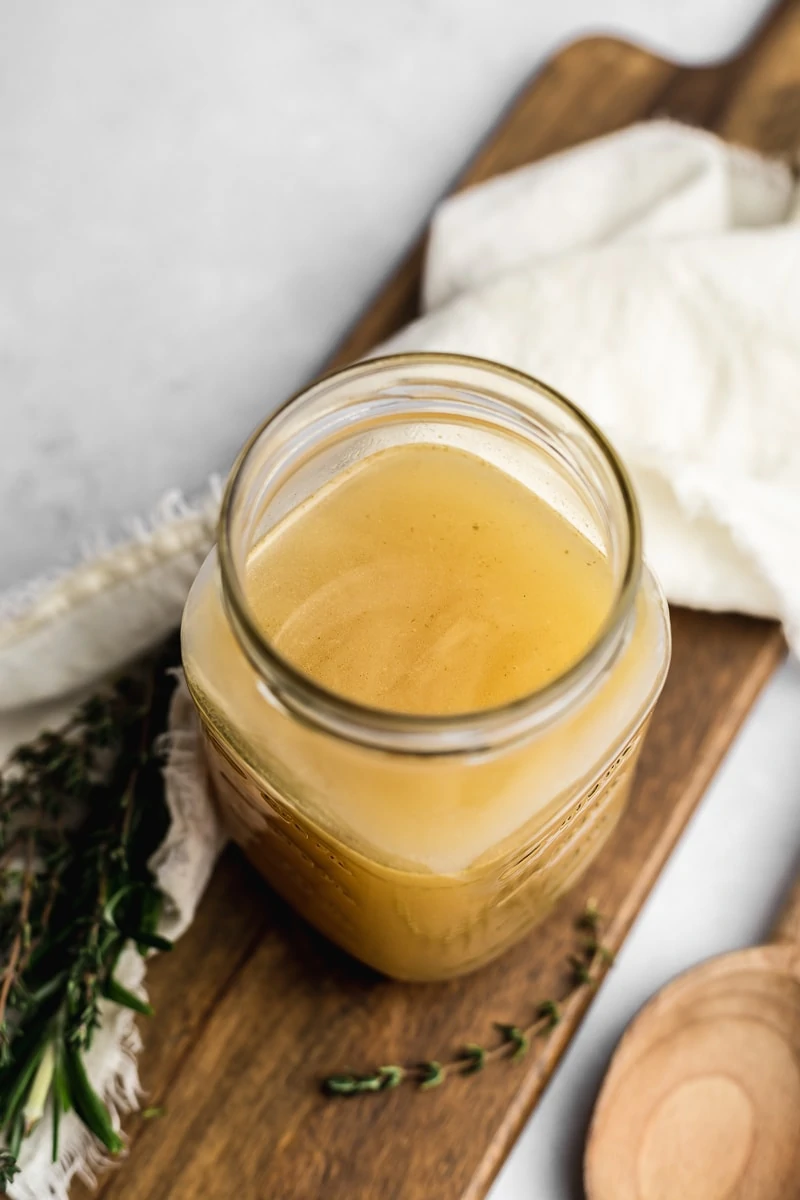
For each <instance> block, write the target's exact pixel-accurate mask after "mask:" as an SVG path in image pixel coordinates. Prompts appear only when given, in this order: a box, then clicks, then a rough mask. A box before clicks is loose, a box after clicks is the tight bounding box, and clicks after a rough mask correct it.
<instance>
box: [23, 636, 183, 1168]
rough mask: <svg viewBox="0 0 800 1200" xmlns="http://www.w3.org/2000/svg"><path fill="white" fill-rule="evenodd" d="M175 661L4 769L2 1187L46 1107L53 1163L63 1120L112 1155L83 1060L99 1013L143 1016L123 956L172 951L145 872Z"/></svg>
mask: <svg viewBox="0 0 800 1200" xmlns="http://www.w3.org/2000/svg"><path fill="white" fill-rule="evenodd" d="M175 659H176V648H175V647H174V646H169V647H167V648H165V650H164V651H163V653H161V654H160V655H159V656H158V657H157V659H156V660H154V661H153V662H151V663H150V664H148V665H147V667H145V668H143V669H142V671H141V672H139V673H137V674H135V675H131V676H128V677H126V678H124V679H122V680H120V681H118V682H117V683H116V684H114V685H113V686H110V687H109V688H108V689H106V690H105V691H103V692H102V693H100V694H98V695H96V696H93V697H92V698H91V699H89V700H87V701H86V702H85V703H84V704H83V705H82V706H81V707H80V708H79V709H78V710H77V711H76V713H75V714H74V716H73V717H72V718H71V719H70V720H69V722H68V723H67V724H66V725H65V726H63V727H62V728H61V729H59V730H57V731H48V732H45V733H42V734H41V735H40V736H39V737H37V738H36V739H35V740H34V741H32V742H30V743H28V744H27V745H25V746H21V747H20V748H19V749H18V750H16V751H15V753H14V754H13V755H12V756H11V758H10V759H9V760H8V762H7V763H6V765H5V766H4V767H3V768H2V770H0V1132H1V1133H2V1137H3V1140H4V1141H5V1148H4V1149H2V1150H0V1185H5V1184H8V1183H9V1182H10V1181H11V1180H12V1179H13V1177H14V1175H15V1174H16V1172H17V1161H16V1160H17V1157H18V1154H19V1149H20V1145H21V1143H22V1140H23V1138H25V1137H26V1136H27V1135H28V1134H30V1133H31V1132H32V1130H33V1129H34V1128H35V1127H36V1125H37V1124H38V1123H39V1121H40V1120H41V1118H42V1116H43V1115H44V1113H45V1111H46V1109H47V1106H48V1104H49V1105H50V1111H51V1113H52V1125H53V1142H52V1154H53V1160H54V1161H55V1160H56V1158H57V1156H58V1148H59V1124H60V1118H61V1116H62V1115H63V1114H64V1113H66V1112H68V1111H69V1110H70V1109H73V1110H74V1111H75V1113H76V1114H77V1116H78V1117H79V1118H80V1119H81V1120H82V1121H83V1123H84V1124H85V1125H86V1126H87V1128H88V1129H90V1130H91V1132H92V1133H93V1134H94V1135H95V1137H96V1138H97V1139H98V1140H99V1141H100V1142H101V1143H102V1145H103V1146H104V1147H105V1148H106V1149H107V1150H108V1151H109V1152H110V1153H111V1154H116V1153H118V1152H119V1150H121V1148H122V1141H121V1139H120V1136H119V1134H118V1133H117V1131H116V1130H115V1128H114V1123H113V1121H112V1118H111V1114H110V1113H109V1111H108V1109H107V1107H106V1106H105V1104H104V1103H103V1101H102V1099H101V1098H100V1097H99V1096H98V1095H97V1093H96V1092H95V1090H94V1089H93V1087H92V1086H91V1083H90V1082H89V1078H88V1075H87V1073H86V1067H85V1063H84V1055H85V1052H86V1051H87V1050H88V1049H89V1047H90V1046H91V1044H92V1038H93V1036H94V1032H95V1030H96V1029H97V1027H98V1025H99V1023H100V1013H101V1003H102V1002H104V1001H106V1002H113V1003H116V1004H119V1005H123V1006H124V1007H127V1008H130V1009H133V1010H134V1011H135V1012H137V1013H143V1014H149V1013H150V1011H151V1010H150V1007H149V1005H147V1004H145V1003H144V1001H142V1000H141V999H140V997H138V996H136V995H135V994H133V993H132V992H130V991H129V990H128V989H126V988H125V987H124V986H123V985H122V984H121V983H120V982H119V980H118V979H117V978H116V975H115V972H116V970H117V966H118V964H119V959H120V955H121V954H122V952H123V950H124V949H125V947H126V946H129V945H133V946H136V947H138V949H139V951H140V952H141V953H142V954H144V953H146V952H147V951H148V950H150V949H156V950H167V949H169V948H170V947H169V943H168V942H167V941H165V940H164V939H163V938H161V937H159V935H158V934H157V932H156V929H157V925H158V919H159V914H160V911H161V903H162V896H161V893H160V892H159V890H158V888H157V886H156V883H155V880H154V878H153V876H152V874H151V872H150V870H149V868H148V865H147V863H148V860H149V858H150V856H151V854H152V853H153V852H154V850H155V849H156V848H157V847H158V845H159V844H160V843H161V841H162V840H163V837H164V834H165V832H166V829H167V824H168V815H167V809H166V804H165V800H164V792H163V784H162V778H161V769H160V763H159V759H158V754H157V751H156V741H157V737H158V734H159V733H160V732H161V731H162V730H163V729H164V728H165V726H166V715H167V705H168V700H169V694H170V692H171V690H172V686H173V685H172V681H171V677H170V676H169V674H168V672H167V667H168V666H170V665H172V663H173V662H174V661H175Z"/></svg>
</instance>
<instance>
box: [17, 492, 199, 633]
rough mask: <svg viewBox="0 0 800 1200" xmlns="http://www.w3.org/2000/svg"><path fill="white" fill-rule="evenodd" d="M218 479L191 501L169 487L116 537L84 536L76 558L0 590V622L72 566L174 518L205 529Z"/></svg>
mask: <svg viewBox="0 0 800 1200" xmlns="http://www.w3.org/2000/svg"><path fill="white" fill-rule="evenodd" d="M222 487H223V483H222V479H221V477H220V476H218V475H212V476H211V478H210V479H209V481H208V486H207V489H206V492H205V494H204V495H203V496H202V498H201V499H200V500H199V501H198V502H196V503H194V504H191V503H189V501H187V500H186V499H185V497H184V496H183V494H182V492H180V491H178V490H176V489H173V490H172V491H170V492H167V493H166V495H165V496H162V498H161V500H159V502H158V504H157V505H156V506H155V508H154V509H153V511H152V513H151V514H150V516H149V517H147V518H143V517H133V518H131V519H130V520H128V521H126V522H124V524H123V526H122V530H121V533H120V535H119V536H118V537H112V536H110V535H108V534H103V533H97V534H94V535H92V536H91V537H90V538H86V539H84V541H83V542H82V544H81V547H80V552H79V555H78V561H77V562H75V563H73V564H71V565H70V566H67V567H60V568H57V569H55V570H52V571H46V572H44V573H43V574H42V575H39V576H38V577H37V578H36V579H31V580H28V581H27V582H26V583H23V584H19V585H17V586H15V587H12V588H9V589H8V590H7V591H5V592H2V593H0V626H2V625H3V624H4V623H5V622H11V621H18V620H20V618H22V617H25V616H27V615H28V613H29V612H30V610H31V609H32V608H34V607H35V606H36V605H37V604H38V603H39V602H40V601H41V600H42V599H43V598H44V597H45V596H46V595H47V593H48V592H49V591H50V590H51V588H54V587H56V586H58V585H59V584H61V583H63V582H64V580H65V579H67V578H68V577H69V576H70V575H72V574H73V572H75V571H76V570H80V569H81V568H85V567H90V566H91V565H93V564H94V562H95V561H96V560H97V559H98V558H101V557H105V556H106V555H108V554H112V553H114V552H115V551H117V550H121V549H124V548H125V546H127V545H130V544H131V543H135V544H147V543H148V542H150V541H151V540H152V538H153V537H154V536H156V535H157V534H159V533H160V532H162V531H163V530H164V529H166V528H167V527H168V526H170V525H172V524H174V523H175V522H178V521H186V520H198V521H200V522H203V523H204V524H206V525H207V527H208V530H209V533H210V532H211V531H212V530H213V527H214V524H215V523H216V519H217V513H218V512H219V505H220V501H221V499H222Z"/></svg>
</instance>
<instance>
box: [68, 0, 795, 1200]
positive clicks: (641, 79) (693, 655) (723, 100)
mask: <svg viewBox="0 0 800 1200" xmlns="http://www.w3.org/2000/svg"><path fill="white" fill-rule="evenodd" d="M666 114H668V115H670V116H673V117H677V118H680V119H682V120H686V121H691V122H694V123H699V124H702V125H706V126H708V127H710V128H713V129H717V130H719V131H720V132H722V133H723V134H724V135H725V136H727V137H730V138H731V139H733V140H735V141H737V142H741V143H744V144H746V145H749V146H755V147H759V148H760V149H762V150H765V151H768V152H770V153H773V154H784V153H786V154H789V153H793V152H794V151H796V149H797V147H798V141H800V3H793V4H791V5H790V6H788V7H783V8H782V9H781V10H780V12H778V13H777V14H776V15H774V16H773V17H772V18H771V19H770V21H769V23H768V24H767V26H766V27H765V29H763V30H762V32H761V34H760V35H759V36H758V37H757V39H756V40H755V42H754V43H753V45H751V46H750V47H749V49H748V50H747V51H746V52H745V53H744V54H742V55H741V56H740V57H738V58H735V59H733V60H732V61H730V62H728V63H725V64H723V65H722V66H717V67H709V68H703V69H700V70H687V69H683V68H679V67H676V66H674V65H673V64H671V63H669V62H665V61H664V60H663V59H660V58H657V57H655V56H654V55H652V54H650V53H648V52H647V51H645V50H641V49H637V48H636V47H634V46H630V45H626V44H624V43H622V42H619V41H616V40H614V39H611V38H606V37H599V38H592V39H590V40H587V41H582V42H578V43H576V44H574V45H572V46H569V47H568V48H567V49H565V50H563V51H562V52H561V53H560V54H558V55H557V56H556V57H555V58H554V59H553V60H552V61H551V62H549V63H548V65H547V66H546V67H545V68H544V70H543V71H541V72H540V74H539V75H538V76H537V78H536V79H535V80H534V81H533V83H532V84H531V86H530V87H529V88H528V89H527V90H526V91H525V92H524V93H523V94H522V95H521V96H520V97H519V99H518V100H517V102H516V103H515V104H514V106H513V107H512V109H511V111H510V112H509V114H508V115H507V116H506V118H505V119H504V120H503V121H502V123H501V125H500V127H499V128H498V129H497V131H496V132H495V134H494V135H493V137H492V138H491V139H490V141H489V143H488V144H487V145H486V146H485V147H484V149H483V150H482V151H481V152H480V153H479V155H478V157H477V158H476V160H475V161H474V162H473V164H472V166H471V167H470V168H469V170H468V171H467V173H466V175H465V177H464V180H463V182H464V183H465V184H467V183H474V182H476V181H477V180H481V179H486V178H487V177H489V176H491V175H494V174H496V173H497V172H499V171H505V170H508V169H509V168H511V167H516V166H519V165H520V164H523V163H528V162H531V161H533V160H534V159H537V158H540V157H541V156H543V155H545V154H549V153H551V152H552V151H555V150H559V149H562V148H563V147H565V146H570V145H573V144H575V143H576V142H580V141H582V140H584V139H586V138H589V137H593V136H595V135H596V134H600V133H607V132H609V131H610V130H613V129H618V128H620V127H621V126H624V125H626V124H628V123H629V122H631V121H634V120H639V119H641V118H646V117H651V116H656V115H666ZM421 260H422V249H421V248H419V249H418V250H416V251H415V252H414V253H413V254H412V255H411V257H410V259H409V260H408V262H407V263H406V264H405V265H404V266H403V267H402V268H401V269H400V271H399V272H398V274H397V276H396V277H395V278H394V279H393V280H392V281H391V283H390V284H389V285H388V287H387V288H386V289H385V291H384V292H383V293H382V294H381V295H380V296H379V297H378V299H377V300H376V301H375V303H374V304H373V305H372V307H371V308H370V310H369V311H368V312H367V314H366V315H365V316H364V318H363V320H362V321H361V322H360V323H359V325H358V327H357V328H356V329H355V330H354V332H353V333H352V335H351V336H350V337H349V338H348V340H347V342H346V344H345V346H344V347H343V348H342V350H341V352H340V353H339V354H338V355H337V358H336V360H335V361H336V362H337V363H342V362H345V361H347V360H349V359H352V358H354V357H356V356H357V355H360V354H363V353H365V352H366V351H367V350H368V349H369V348H370V347H371V346H372V345H374V344H375V343H376V342H378V341H379V340H380V339H382V338H384V337H386V336H387V335H388V334H390V333H391V332H392V331H393V330H394V329H396V328H397V327H398V326H399V325H400V324H402V323H403V322H405V321H406V320H408V319H409V318H411V317H413V316H414V315H415V313H416V307H417V292H418V284H419V277H420V265H421ZM673 622H674V625H673V628H674V642H675V646H674V655H673V664H672V670H671V672H670V676H669V680H668V682H667V686H666V689H665V691H664V694H663V697H662V699H661V701H660V702H659V705H658V708H657V711H656V715H655V718H654V720H653V723H652V727H651V730H650V734H649V737H648V740H647V744H646V746H645V750H644V755H643V759H642V763H641V768H640V771H639V775H638V780H637V783H636V787H635V793H634V796H633V800H632V803H631V806H630V809H629V811H628V813H627V815H626V816H625V817H624V819H623V821H622V823H621V825H620V827H619V829H618V832H617V833H616V834H615V836H614V837H613V839H612V841H611V842H610V844H609V845H608V847H607V848H606V850H605V851H604V852H603V854H602V856H601V857H600V859H599V860H598V861H597V863H596V864H595V866H594V867H593V868H592V869H591V871H590V873H589V876H588V878H586V880H585V882H583V883H582V884H581V885H579V891H580V895H579V896H574V897H572V898H569V897H568V898H567V899H566V900H565V901H564V903H563V904H562V905H561V907H560V908H559V909H558V910H557V911H556V912H555V913H554V915H553V916H552V917H551V918H550V919H549V920H548V921H547V923H546V924H545V925H544V926H543V927H542V928H540V929H539V930H538V931H537V932H535V933H534V934H533V935H531V936H530V937H529V938H528V939H527V940H526V941H524V942H523V943H522V944H521V945H520V946H518V947H517V948H516V949H515V950H513V951H512V952H511V953H509V954H508V955H506V957H504V958H503V959H502V960H501V961H500V962H498V963H496V964H495V965H493V966H491V967H488V968H486V969H484V970H483V971H481V972H479V973H478V974H477V975H475V976H474V977H472V978H469V979H467V980H463V981H460V982H458V981H457V982H454V983H450V984H445V985H441V986H438V985H437V986H425V987H421V986H420V987H410V986H401V985H398V984H394V983H390V982H388V981H386V980H383V979H380V978H378V977H376V976H375V975H373V974H372V973H371V972H369V971H368V970H367V969H365V968H362V967H360V966H358V965H357V964H356V963H354V962H352V961H350V960H348V959H347V958H346V957H345V956H344V955H343V954H341V953H340V952H338V951H337V950H335V949H334V948H333V947H332V946H329V945H327V944H326V943H325V942H324V941H323V940H322V939H321V938H320V937H318V936H317V935H316V934H315V933H313V932H312V931H311V930H310V929H308V928H307V927H306V926H305V925H303V923H302V922H301V921H299V920H298V919H297V918H295V917H294V916H293V915H292V913H290V912H289V911H288V910H287V909H286V907H285V906H284V905H283V904H282V903H281V902H280V901H278V900H277V899H276V898H275V897H274V896H273V895H272V894H271V893H270V892H269V890H268V889H267V888H266V886H265V885H263V884H262V883H261V882H260V880H259V879H258V878H257V877H256V876H255V874H254V873H253V871H252V870H251V869H250V868H249V867H248V866H247V865H246V864H245V862H244V860H243V859H242V858H241V856H240V855H239V854H238V853H237V852H235V851H229V852H227V853H226V854H225V855H224V857H223V859H222V861H221V863H220V864H219V867H218V869H217V871H216V873H215V876H214V879H213V881H212V883H211V886H210V888H209V891H208V893H207V895H206V897H205V899H204V901H203V903H202V905H201V907H200V911H199V913H198V915H197V919H196V921H195V923H194V925H193V926H192V929H191V930H190V932H189V933H188V934H187V935H186V937H185V938H184V939H182V940H181V942H180V943H179V945H178V946H177V947H176V949H175V950H174V951H173V953H172V954H170V955H166V956H164V957H162V958H159V959H158V960H157V961H155V962H154V963H153V964H152V966H151V969H150V972H149V982H150V985H151V994H152V999H153V1002H154V1004H155V1006H156V1010H157V1016H156V1017H155V1019H153V1020H152V1021H149V1022H144V1023H143V1027H142V1031H143V1034H144V1039H145V1051H144V1054H143V1056H142V1060H141V1073H142V1080H143V1082H144V1085H145V1087H146V1089H147V1103H148V1104H150V1105H153V1106H156V1105H157V1106H163V1107H164V1109H165V1112H164V1115H163V1116H161V1117H160V1118H159V1119H158V1120H149V1121H145V1120H143V1119H141V1118H137V1117H132V1118H131V1119H130V1120H129V1121H128V1122H127V1124H126V1128H127V1130H128V1132H129V1134H130V1141H131V1149H130V1157H129V1159H128V1161H127V1162H125V1163H124V1164H123V1165H122V1167H121V1169H120V1170H119V1171H116V1172H113V1173H112V1174H110V1175H109V1176H107V1177H106V1179H105V1181H104V1184H103V1186H102V1187H101V1191H100V1194H101V1195H102V1197H103V1200H145V1198H146V1200H162V1198H166V1197H170V1200H189V1198H190V1197H201V1196H202V1197H204V1198H206V1200H228V1198H234V1200H267V1198H268V1200H316V1198H318V1197H320V1198H321V1197H325V1200H345V1198H346V1200H377V1198H380V1200H433V1198H435V1200H468V1198H469V1200H477V1198H479V1197H482V1196H484V1195H485V1193H486V1190H487V1189H488V1187H489V1184H490V1183H491V1181H492V1179H493V1178H494V1176H495V1174H496V1172H497V1171H498V1169H499V1167H500V1165H501V1164H502V1162H503V1160H504V1158H505V1157H506V1155H507V1154H508V1151H509V1149H510V1148H511V1146H512V1144H513V1142H514V1139H515V1138H516V1136H517V1134H518V1133H519V1131H520V1128H521V1127H522V1125H523V1123H524V1121H525V1119H526V1118H527V1116H528V1115H529V1113H530V1112H531V1109H532V1108H533V1106H534V1104H535V1103H536V1101H537V1099H538V1097H539V1095H540V1094H541V1092H542V1089H543V1088H544V1086H545V1084H546V1082H547V1080H548V1078H549V1076H550V1074H551V1073H552V1071H553V1069H554V1067H555V1065H556V1063H557V1062H558V1059H559V1056H560V1055H561V1054H562V1052H563V1050H564V1048H565V1046H566V1045H567V1043H568V1041H569V1039H570V1037H571V1036H572V1034H573V1033H574V1030H575V1026H576V1024H577V1021H578V1020H579V1018H580V1016H581V1015H582V1012H581V1011H579V1009H580V1008H581V1007H585V1005H584V1006H578V1009H577V1010H576V1011H573V1012H571V1013H570V1015H569V1019H568V1020H565V1022H564V1023H563V1024H562V1025H561V1026H559V1027H558V1028H557V1029H556V1030H555V1032H554V1033H553V1034H552V1036H551V1037H550V1039H549V1040H548V1041H546V1042H539V1043H537V1046H536V1049H535V1052H532V1053H531V1054H530V1055H529V1056H528V1057H527V1059H525V1060H523V1062H521V1063H519V1064H514V1065H510V1064H505V1063H504V1064H501V1065H498V1066H495V1067H493V1068H492V1069H491V1070H488V1071H486V1072H485V1073H484V1074H483V1075H482V1076H480V1077H479V1078H469V1079H455V1080H453V1081H451V1082H448V1084H447V1085H446V1086H445V1087H444V1088H442V1089H440V1090H439V1091H432V1092H426V1093H418V1092H416V1091H414V1090H412V1089H406V1088H401V1089H399V1090H397V1091H395V1092H389V1093H386V1094H383V1095H380V1096H366V1097H360V1098H358V1099H356V1100H350V1101H332V1100H326V1099H324V1098H323V1097H322V1096H321V1095H320V1093H319V1091H318V1081H319V1079H320V1077H322V1076H324V1075H326V1074H328V1073H330V1072H331V1071H334V1070H337V1069H342V1068H345V1067H348V1068H350V1069H358V1068H368V1067H370V1066H374V1065H376V1064H377V1063H381V1062H393V1061H397V1060H413V1059H415V1058H429V1057H436V1056H438V1055H445V1054H447V1053H448V1052H451V1051H453V1050H455V1049H456V1048H457V1047H458V1046H459V1045H461V1044H463V1043H464V1042H465V1041H469V1040H475V1039H479V1038H486V1039H490V1038H491V1035H492V1022H493V1021H496V1020H498V1021H519V1022H521V1021H524V1020H527V1019H528V1018H529V1016H530V1013H531V1011H532V1008H533V1005H534V1004H535V1002H536V1001H537V1000H539V999H541V998H542V997H545V996H548V995H550V994H552V993H553V991H554V990H555V988H556V985H557V982H558V976H559V974H560V972H561V970H562V962H563V957H564V954H565V953H566V952H567V951H568V950H569V948H570V947H571V945H572V941H573V933H572V928H571V923H572V919H573V916H574V914H575V911H576V909H577V907H579V905H580V903H581V901H582V899H583V898H584V897H585V896H588V895H594V896H596V897H597V898H598V900H599V903H600V907H601V909H602V910H603V912H605V913H607V914H609V916H610V917H611V926H610V929H609V931H608V936H607V939H606V940H607V941H608V942H609V943H610V944H611V945H612V946H613V947H614V948H616V947H618V946H619V945H620V943H621V942H622V940H623V938H624V937H625V935H626V933H627V931H628V929H629V927H630V925H631V923H632V921H633V919H634V917H635V916H636V914H637V912H638V911H639V909H640V907H641V905H642V902H643V901H644V899H645V897H646V896H647V893H648V891H649V890H650V887H651V886H652V884H653V881H654V880H655V878H656V876H657V875H658V873H659V871H660V870H661V867H662V866H663V864H664V862H665V860H666V858H667V856H668V854H669V853H670V851H671V850H672V848H673V846H674V845H675V842H676V840H677V838H678V837H679V836H680V834H681V831H682V830H683V827H684V825H685V824H686V822H687V820H688V818H689V817H690V816H691V814H692V812H693V810H694V808H695V806H696V805H697V803H698V801H699V800H700V798H701V796H702V794H703V792H704V790H705V788H706V786H707V784H708V782H709V780H710V779H711V777H712V775H713V773H714V771H715V769H716V767H717V765H718V763H719V761H720V759H721V757H722V755H723V754H724V753H725V751H726V749H727V747H728V746H729V744H730V742H731V739H732V738H733V736H734V734H735V733H736V730H737V729H738V727H739V725H740V723H741V721H742V719H743V717H744V716H745V714H746V713H747V711H748V709H749V708H750V706H751V705H752V703H753V701H754V699H755V697H756V695H757V694H758V692H759V690H760V688H761V687H762V685H763V684H764V682H765V681H766V680H767V678H768V677H769V675H770V674H771V672H772V671H773V670H774V668H775V667H776V665H777V664H778V663H779V661H780V659H781V658H782V656H783V654H784V643H783V640H782V638H781V636H780V633H779V631H778V629H777V627H776V626H775V625H772V624H768V623H765V622H761V621H754V620H748V619H746V618H744V617H737V616H709V615H705V614H700V613H692V612H687V611H684V610H681V609H677V610H675V611H674V612H673ZM76 1190H77V1189H76Z"/></svg>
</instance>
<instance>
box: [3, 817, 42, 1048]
mask: <svg viewBox="0 0 800 1200" xmlns="http://www.w3.org/2000/svg"><path fill="white" fill-rule="evenodd" d="M33 877H34V867H33V834H32V833H28V836H27V838H26V847H25V871H24V875H23V879H22V892H21V895H20V906H19V917H18V921H17V932H16V933H15V935H14V940H13V942H12V943H11V950H10V951H9V955H8V961H7V962H6V965H5V967H4V969H3V982H2V985H0V1027H2V1026H4V1025H5V1020H6V1011H7V1009H8V999H9V996H10V995H11V989H12V987H13V986H14V984H15V983H16V981H17V968H18V966H19V962H20V958H21V957H22V954H23V947H24V946H25V942H26V938H27V937H29V933H28V932H27V931H28V928H29V927H28V915H29V913H30V907H31V896H32V895H33Z"/></svg>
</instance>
